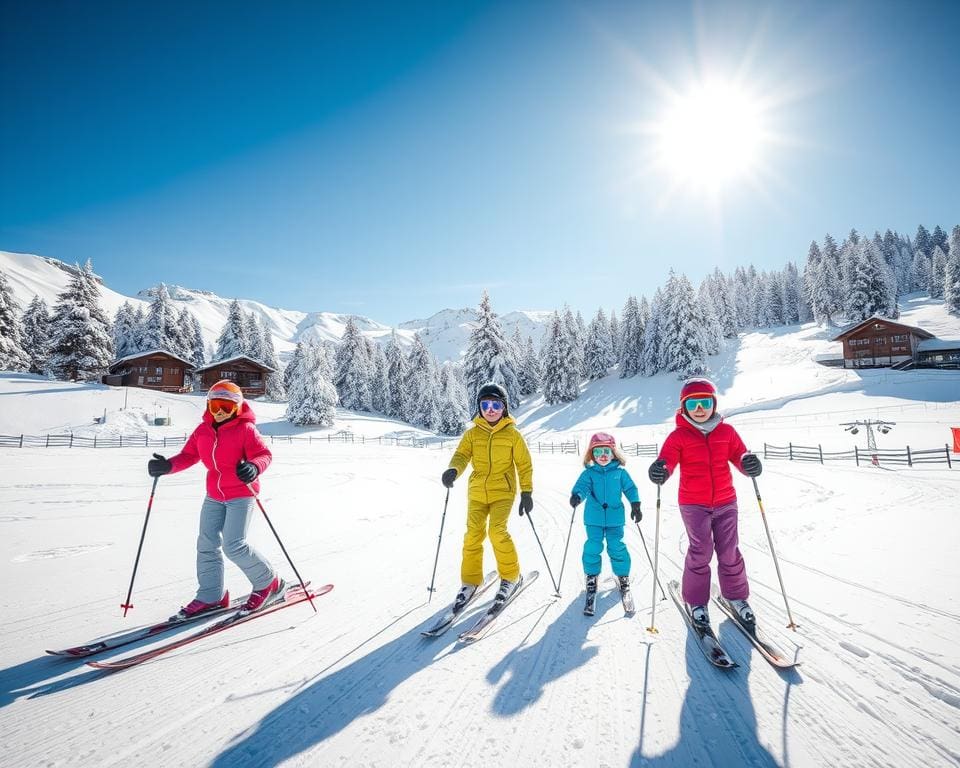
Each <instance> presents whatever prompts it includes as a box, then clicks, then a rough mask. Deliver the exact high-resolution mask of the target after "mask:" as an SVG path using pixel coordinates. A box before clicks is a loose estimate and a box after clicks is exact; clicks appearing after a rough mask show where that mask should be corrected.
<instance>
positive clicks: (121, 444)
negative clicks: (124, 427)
mask: <svg viewBox="0 0 960 768" xmlns="http://www.w3.org/2000/svg"><path fill="white" fill-rule="evenodd" d="M120 447H121V448H123V434H121V435H120Z"/></svg>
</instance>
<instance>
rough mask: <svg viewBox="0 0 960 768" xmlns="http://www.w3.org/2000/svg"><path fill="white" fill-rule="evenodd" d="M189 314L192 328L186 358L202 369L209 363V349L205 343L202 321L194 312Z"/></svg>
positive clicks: (188, 335) (188, 334)
mask: <svg viewBox="0 0 960 768" xmlns="http://www.w3.org/2000/svg"><path fill="white" fill-rule="evenodd" d="M189 314H190V328H189V330H188V332H187V339H188V340H189V350H188V353H187V355H186V357H187V359H188V360H189V361H190V362H191V363H193V364H194V365H195V366H197V367H200V366H202V365H204V364H205V363H206V362H207V348H206V345H205V344H204V343H203V329H202V328H201V327H200V321H199V320H197V316H196V315H195V314H193V312H190V313H189Z"/></svg>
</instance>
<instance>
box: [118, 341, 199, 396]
mask: <svg viewBox="0 0 960 768" xmlns="http://www.w3.org/2000/svg"><path fill="white" fill-rule="evenodd" d="M192 367H193V363H191V362H190V361H189V360H187V359H186V358H183V357H180V356H179V355H175V354H173V352H168V351H167V350H165V349H152V350H150V351H149V352H137V353H136V354H133V355H127V356H126V357H122V358H120V359H119V360H114V361H113V362H112V363H111V364H110V368H109V369H108V370H109V373H107V374H105V375H104V377H103V383H104V384H109V385H111V386H114V387H143V388H144V389H158V390H161V391H162V392H186V391H187V390H188V389H189V387H188V386H187V374H188V372H189V371H190V369H191V368H192Z"/></svg>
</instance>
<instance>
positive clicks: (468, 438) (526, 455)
mask: <svg viewBox="0 0 960 768" xmlns="http://www.w3.org/2000/svg"><path fill="white" fill-rule="evenodd" d="M473 423H474V424H475V425H476V426H474V427H471V428H470V429H468V430H467V431H466V432H464V433H463V437H462V438H461V439H460V445H458V446H457V450H456V451H455V452H454V454H453V458H452V459H450V466H451V467H453V468H455V469H456V470H457V477H460V476H462V475H463V471H464V470H465V469H466V468H467V465H468V464H469V463H470V462H471V461H472V462H473V472H471V473H470V484H469V485H468V487H467V498H468V499H470V500H471V501H478V502H481V503H483V504H490V503H492V502H494V501H502V500H504V499H512V498H513V497H514V496H516V493H517V472H518V471H519V473H520V490H521V491H533V462H532V461H531V460H530V451H529V450H528V449H527V444H526V442H524V439H523V435H521V434H520V431H519V430H518V429H517V428H516V425H515V423H514V421H513V419H512V418H511V417H510V416H504V417H503V418H502V419H500V421H498V422H497V423H496V424H494V425H493V426H490V424H489V423H487V421H486V419H484V418H483V417H482V416H480V415H479V414H478V415H477V416H475V417H474V419H473Z"/></svg>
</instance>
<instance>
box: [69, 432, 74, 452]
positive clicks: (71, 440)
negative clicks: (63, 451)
mask: <svg viewBox="0 0 960 768" xmlns="http://www.w3.org/2000/svg"><path fill="white" fill-rule="evenodd" d="M69 447H70V448H73V432H71V433H70V446H69Z"/></svg>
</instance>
